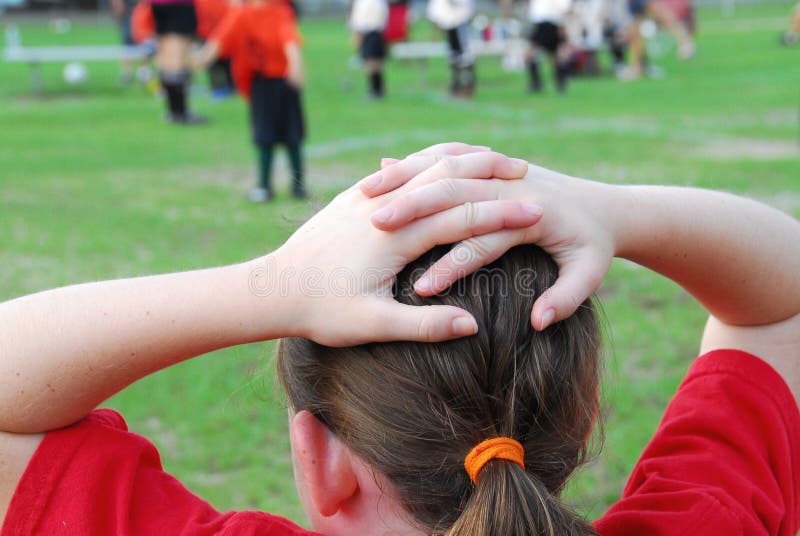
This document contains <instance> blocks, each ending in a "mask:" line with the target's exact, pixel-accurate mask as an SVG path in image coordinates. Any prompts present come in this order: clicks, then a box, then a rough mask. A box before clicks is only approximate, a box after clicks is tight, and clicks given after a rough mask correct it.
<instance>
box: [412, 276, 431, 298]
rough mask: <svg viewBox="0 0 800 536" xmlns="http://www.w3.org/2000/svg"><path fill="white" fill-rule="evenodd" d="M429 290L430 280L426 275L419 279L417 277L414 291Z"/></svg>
mask: <svg viewBox="0 0 800 536" xmlns="http://www.w3.org/2000/svg"><path fill="white" fill-rule="evenodd" d="M430 290H431V280H430V279H428V278H427V277H420V278H419V279H417V282H416V283H414V291H415V292H416V293H417V294H420V293H423V292H430Z"/></svg>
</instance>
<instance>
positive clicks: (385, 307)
mask: <svg viewBox="0 0 800 536" xmlns="http://www.w3.org/2000/svg"><path fill="white" fill-rule="evenodd" d="M368 318H369V321H368V322H369V323H370V324H371V326H370V328H371V329H370V330H369V337H370V340H373V341H376V342H380V341H420V342H438V341H446V340H450V339H457V338H459V337H464V336H467V335H474V334H475V333H477V332H478V324H477V322H475V318H473V317H472V315H470V314H469V313H468V312H467V311H465V310H463V309H459V308H458V307H453V306H450V305H422V306H413V305H405V304H401V303H397V302H396V301H394V300H382V302H381V303H380V304H379V305H378V306H377V307H375V308H374V309H373V310H372V311H371V312H370V314H369V315H368Z"/></svg>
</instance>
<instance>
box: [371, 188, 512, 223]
mask: <svg viewBox="0 0 800 536" xmlns="http://www.w3.org/2000/svg"><path fill="white" fill-rule="evenodd" d="M492 199H497V183H496V182H494V181H485V180H484V181H476V180H472V179H442V180H440V181H436V182H434V183H432V184H426V185H425V186H420V187H419V188H415V189H413V190H411V191H410V192H408V193H406V194H403V195H401V196H399V197H397V198H396V199H393V200H392V201H391V202H390V203H389V204H387V205H386V206H384V207H382V208H380V209H379V210H377V211H375V212H374V213H373V214H372V217H371V221H372V225H374V226H375V227H377V228H378V229H381V230H383V231H393V230H395V229H399V228H400V227H402V226H403V225H406V224H408V223H410V222H412V221H414V220H418V219H420V218H424V217H425V216H430V215H431V214H436V213H437V212H441V211H443V210H447V209H448V208H452V207H455V206H458V205H462V204H464V203H467V202H472V203H477V202H480V201H489V200H492Z"/></svg>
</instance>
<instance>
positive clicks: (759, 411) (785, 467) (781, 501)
mask: <svg viewBox="0 0 800 536" xmlns="http://www.w3.org/2000/svg"><path fill="white" fill-rule="evenodd" d="M799 520H800V412H798V408H797V404H796V403H795V401H794V398H793V397H792V394H791V391H790V390H789V388H788V386H787V385H786V383H785V382H784V381H783V379H782V378H781V377H780V376H779V375H778V374H777V372H775V370H773V369H772V367H770V366H769V365H768V364H767V363H766V362H764V361H763V360H761V359H759V358H758V357H756V356H753V355H750V354H747V353H744V352H741V351H738V350H716V351H713V352H709V353H708V354H705V355H703V356H701V357H699V358H698V359H697V360H696V361H695V363H694V364H693V365H692V367H691V368H690V370H689V372H688V374H687V375H686V378H684V380H683V382H682V383H681V385H680V387H679V388H678V392H677V394H676V395H675V397H674V398H673V400H672V401H671V402H670V404H669V406H668V408H667V411H666V413H665V415H664V418H663V419H662V421H661V423H660V425H659V427H658V429H657V431H656V433H655V435H654V437H653V439H652V440H651V441H650V443H649V444H648V446H647V447H646V449H645V451H644V452H643V453H642V456H641V458H640V459H639V461H638V462H637V464H636V466H635V467H634V470H633V472H632V474H631V476H630V478H629V480H628V483H627V485H626V486H625V490H624V492H623V496H622V499H621V500H620V501H619V502H617V503H616V504H615V505H613V506H612V507H611V508H610V509H609V511H608V512H607V513H606V514H605V515H604V516H603V517H602V518H601V519H599V520H598V521H596V523H595V527H596V528H597V530H598V531H599V532H600V533H601V534H606V535H611V534H614V535H618V534H643V533H648V534H703V533H713V534H778V535H793V536H794V535H796V533H797V529H798V527H800V521H799Z"/></svg>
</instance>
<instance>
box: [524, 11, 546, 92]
mask: <svg viewBox="0 0 800 536" xmlns="http://www.w3.org/2000/svg"><path fill="white" fill-rule="evenodd" d="M539 27H540V25H538V24H537V25H536V26H534V27H533V29H532V31H531V38H530V46H529V47H528V51H527V54H526V55H527V57H526V64H527V67H528V91H530V92H531V93H541V91H542V75H541V72H540V71H539V57H540V56H541V50H540V49H539V45H538V44H537V43H538V42H539V41H540V39H539V35H538V34H539V33H540V32H541V30H540V29H539Z"/></svg>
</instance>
